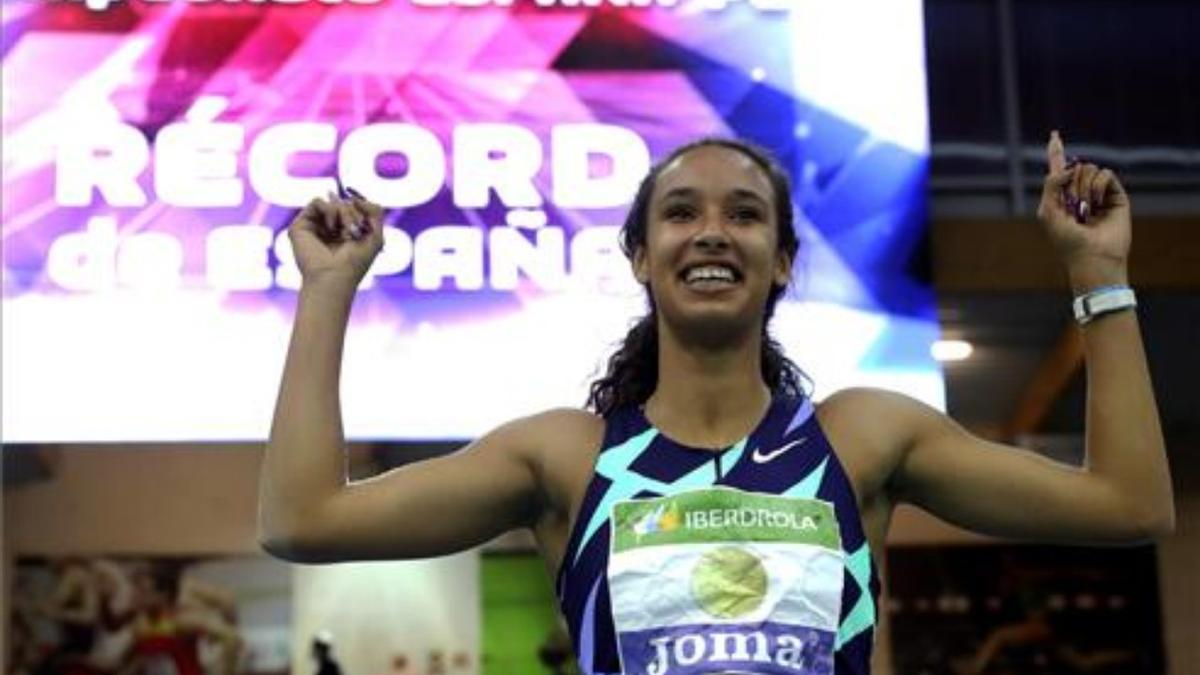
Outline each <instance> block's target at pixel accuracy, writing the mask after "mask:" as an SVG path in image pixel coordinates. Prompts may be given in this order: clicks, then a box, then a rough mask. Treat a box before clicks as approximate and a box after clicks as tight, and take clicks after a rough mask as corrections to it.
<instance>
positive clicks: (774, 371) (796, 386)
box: [587, 138, 808, 415]
mask: <svg viewBox="0 0 1200 675" xmlns="http://www.w3.org/2000/svg"><path fill="white" fill-rule="evenodd" d="M703 147H721V148H728V149H730V150H734V151H736V152H740V153H742V154H743V155H745V156H746V157H748V158H750V159H751V160H752V161H753V162H754V163H755V164H756V165H757V166H758V167H759V168H760V169H762V171H763V173H764V174H766V176H767V179H768V180H769V181H770V183H771V190H772V192H773V193H774V208H775V222H776V223H777V224H778V227H779V246H780V248H781V249H782V250H783V251H785V252H786V253H787V254H788V257H789V258H790V259H792V260H795V257H796V251H797V250H798V249H799V248H800V242H799V240H798V239H797V237H796V230H795V225H794V223H795V218H794V214H793V211H792V199H791V194H792V190H791V180H790V179H789V178H788V175H787V172H786V171H785V170H784V169H783V167H782V166H780V165H779V163H778V162H777V161H775V159H774V158H773V157H772V156H771V154H770V152H768V151H767V150H765V149H763V148H761V147H759V146H757V145H755V144H753V143H750V142H747V141H744V140H741V139H729V138H702V139H700V140H697V141H693V142H691V143H688V144H686V145H683V146H680V147H678V148H676V149H675V150H673V151H672V152H671V153H670V154H668V155H667V156H666V157H665V158H664V159H662V160H661V161H660V162H658V163H657V164H655V165H654V166H653V167H652V168H651V169H650V172H649V173H647V174H646V177H645V178H644V179H642V183H641V185H639V186H638V191H637V195H636V196H635V197H634V200H633V204H632V205H631V206H630V208H629V213H628V214H627V215H626V217H625V224H624V225H622V226H621V235H620V236H621V250H622V251H623V252H624V253H625V256H626V257H627V258H629V259H630V260H632V259H633V256H634V254H635V253H636V252H637V250H638V249H640V248H641V247H643V246H645V245H646V230H647V228H648V226H649V211H650V198H651V196H652V195H653V194H654V187H655V184H656V183H657V182H658V177H659V175H660V174H661V173H662V171H663V169H664V168H666V167H667V166H668V165H670V164H671V163H672V162H674V161H675V160H676V159H678V158H679V157H681V156H682V155H684V154H686V153H688V152H690V151H692V150H695V149H697V148H703ZM786 288H787V287H786V286H774V287H773V288H772V289H771V291H770V293H769V294H768V295H767V303H766V307H765V310H764V317H763V327H762V331H763V332H762V359H761V360H762V377H763V381H764V382H766V384H767V386H768V387H769V388H770V389H771V393H772V394H774V395H776V396H803V395H805V388H804V384H803V383H804V382H806V381H807V380H808V378H807V377H806V376H805V374H804V372H803V371H801V370H800V367H799V366H797V365H796V364H795V363H793V362H792V360H791V359H789V358H788V357H787V356H785V355H784V353H783V349H782V348H781V347H780V346H779V343H778V342H776V341H775V339H774V338H772V337H771V335H770V334H769V333H768V332H767V323H768V322H769V321H770V319H771V316H772V314H774V312H775V304H776V303H777V302H779V298H780V296H782V295H783V293H784V291H785V290H786ZM647 296H649V288H647ZM657 314H658V312H657V308H656V307H655V306H654V298H653V297H650V311H649V312H648V313H647V314H646V315H645V316H643V317H642V318H641V319H639V320H638V321H637V323H636V324H634V326H633V327H632V328H630V329H629V332H628V333H627V334H626V335H625V339H624V340H623V341H622V343H621V346H620V347H619V348H618V349H617V351H616V352H614V353H613V355H612V356H610V357H609V359H608V364H607V366H606V372H605V373H604V375H603V376H602V377H600V378H598V379H597V380H595V381H593V382H592V385H591V388H590V391H589V393H588V399H587V407H588V408H589V409H591V410H593V411H595V412H596V413H598V414H600V415H608V414H609V413H611V412H612V411H614V410H616V409H618V408H621V407H624V406H628V405H642V404H644V403H645V402H646V400H647V399H649V398H650V395H651V394H653V393H654V389H655V388H656V387H657V386H658V316H657Z"/></svg>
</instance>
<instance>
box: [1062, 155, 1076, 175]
mask: <svg viewBox="0 0 1200 675" xmlns="http://www.w3.org/2000/svg"><path fill="white" fill-rule="evenodd" d="M1078 163H1079V158H1078V157H1076V156H1074V155H1072V156H1070V157H1068V158H1067V164H1066V166H1064V167H1063V170H1064V171H1065V170H1067V169H1074V168H1075V165H1076V164H1078Z"/></svg>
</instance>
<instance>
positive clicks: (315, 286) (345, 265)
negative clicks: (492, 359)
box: [258, 196, 545, 562]
mask: <svg viewBox="0 0 1200 675" xmlns="http://www.w3.org/2000/svg"><path fill="white" fill-rule="evenodd" d="M364 221H365V223H366V224H367V226H368V227H369V231H367V232H365V234H360V235H359V236H355V230H356V227H355V226H356V225H358V226H359V227H361V224H362V223H363V222H364ZM382 230H383V228H382V212H381V210H380V209H379V208H378V207H376V206H374V205H373V204H370V203H368V202H366V201H363V200H361V199H358V198H354V199H353V200H352V201H342V200H338V199H336V198H333V197H332V196H331V197H330V200H328V201H326V200H314V201H313V202H312V203H311V204H309V206H308V207H306V208H305V210H304V211H303V212H302V213H301V214H300V215H299V216H298V217H297V218H296V220H295V221H294V222H293V223H292V225H291V226H290V228H289V232H288V234H289V237H290V239H291V241H292V245H293V249H294V250H295V252H296V258H297V262H298V264H299V266H300V270H301V273H302V275H303V279H304V281H303V283H302V286H301V289H300V294H299V305H298V307H297V311H296V319H295V325H294V327H293V331H292V339H291V344H290V345H289V347H288V355H287V361H286V364H285V366H284V373H283V381H282V384H281V385H280V390H279V398H278V401H277V403H276V408H275V417H274V421H273V423H272V426H271V435H270V439H269V441H268V442H267V447H266V452H265V456H264V458H263V462H262V470H261V478H260V487H259V524H258V528H259V539H260V542H261V544H262V546H263V547H264V548H265V549H266V550H267V551H268V552H270V553H272V554H274V555H276V556H279V557H282V558H285V559H288V560H292V561H295V562H326V561H336V560H350V559H379V558H415V557H428V556H436V555H443V554H448V553H452V552H455V551H458V550H462V549H465V548H468V547H470V546H472V545H475V544H478V543H481V542H483V541H486V540H487V539H489V538H491V537H493V536H495V535H496V534H499V533H500V532H503V531H505V530H507V529H511V528H513V527H518V526H521V525H526V524H529V523H530V522H531V521H532V519H533V518H534V517H535V515H536V513H537V509H538V503H539V497H538V489H537V481H536V476H535V471H534V466H533V462H532V460H531V459H530V454H529V453H528V452H527V449H528V446H529V445H530V443H531V439H532V438H534V437H535V436H536V435H537V431H538V428H539V425H541V426H545V420H543V419H540V418H530V419H528V420H523V421H518V422H514V423H511V424H509V425H507V426H505V427H502V428H500V429H498V430H497V431H495V432H493V433H491V434H489V435H487V436H485V437H484V438H482V439H480V440H479V441H477V442H476V443H474V444H472V446H471V447H469V448H468V449H467V450H465V451H464V452H460V453H458V454H455V455H452V456H449V457H444V458H439V459H434V460H430V461H425V462H419V463H417V464H414V465H410V466H407V467H403V468H400V469H397V470H394V471H392V472H390V473H387V474H385V475H383V476H380V477H377V478H374V479H371V480H366V481H360V482H355V483H350V482H349V481H348V480H347V476H346V469H345V456H344V452H343V448H344V445H345V437H344V435H343V431H342V418H341V408H340V401H339V395H338V387H339V376H340V370H341V357H342V349H343V343H344V340H345V335H346V328H347V322H348V320H349V316H350V308H351V303H352V301H353V298H354V291H355V288H356V286H357V284H358V282H359V280H360V279H361V278H362V277H363V274H365V272H366V270H367V269H368V268H369V267H370V264H371V262H372V261H373V260H374V258H375V256H376V255H377V254H378V252H379V250H380V249H381V248H382V246H383V234H382ZM359 232H361V230H359Z"/></svg>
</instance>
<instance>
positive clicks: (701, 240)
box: [692, 213, 729, 251]
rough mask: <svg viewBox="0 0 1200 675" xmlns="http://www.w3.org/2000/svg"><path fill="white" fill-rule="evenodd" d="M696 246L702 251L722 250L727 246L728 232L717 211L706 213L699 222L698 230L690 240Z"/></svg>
mask: <svg viewBox="0 0 1200 675" xmlns="http://www.w3.org/2000/svg"><path fill="white" fill-rule="evenodd" d="M692 241H693V243H694V244H695V245H696V247H697V248H699V249H701V250H704V251H723V250H725V249H726V248H729V234H728V233H727V232H726V231H725V227H724V225H723V224H722V223H721V217H720V215H719V214H717V213H709V214H707V215H706V216H705V217H704V218H703V220H702V221H701V223H700V230H699V231H698V232H697V233H696V236H695V238H694V239H693V240H692Z"/></svg>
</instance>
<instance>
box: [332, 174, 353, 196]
mask: <svg viewBox="0 0 1200 675" xmlns="http://www.w3.org/2000/svg"><path fill="white" fill-rule="evenodd" d="M333 182H334V183H337V193H338V197H341V198H342V199H349V198H350V197H349V196H348V195H347V193H346V186H344V185H342V179H341V177H339V176H336V175H335V176H334V177H333Z"/></svg>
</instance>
